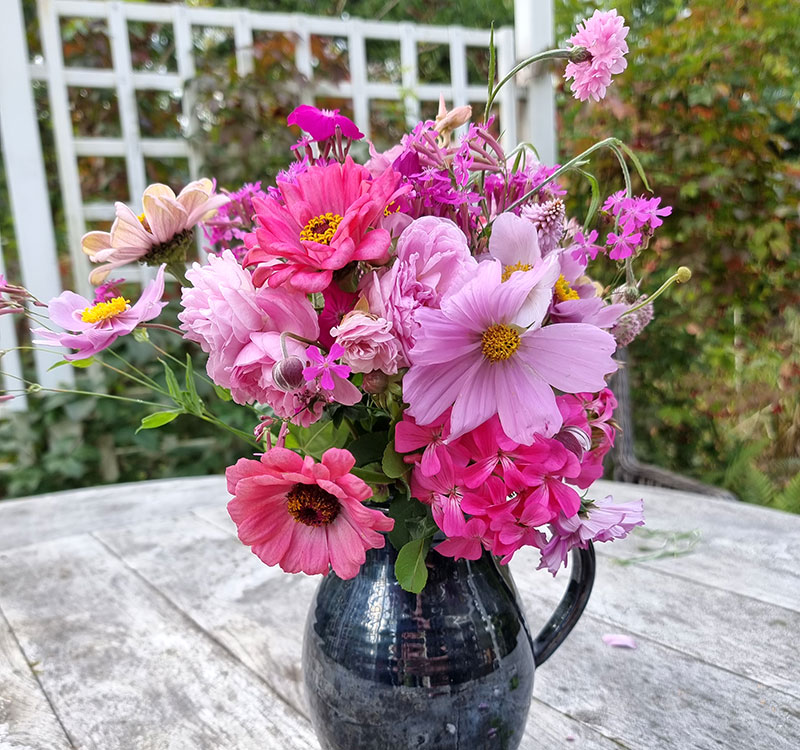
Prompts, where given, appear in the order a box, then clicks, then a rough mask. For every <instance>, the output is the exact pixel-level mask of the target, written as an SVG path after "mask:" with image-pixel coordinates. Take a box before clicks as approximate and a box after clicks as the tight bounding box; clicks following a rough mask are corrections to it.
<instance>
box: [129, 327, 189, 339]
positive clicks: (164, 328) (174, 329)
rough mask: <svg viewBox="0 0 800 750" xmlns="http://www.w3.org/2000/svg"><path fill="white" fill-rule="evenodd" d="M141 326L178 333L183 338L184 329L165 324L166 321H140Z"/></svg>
mask: <svg viewBox="0 0 800 750" xmlns="http://www.w3.org/2000/svg"><path fill="white" fill-rule="evenodd" d="M139 328H155V329H156V330H158V331H169V332H170V333H177V334H178V336H180V337H181V338H183V331H181V330H180V329H179V328H174V327H173V326H168V325H165V324H164V323H139Z"/></svg>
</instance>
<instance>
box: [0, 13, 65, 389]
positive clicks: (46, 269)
mask: <svg viewBox="0 0 800 750" xmlns="http://www.w3.org/2000/svg"><path fill="white" fill-rule="evenodd" d="M4 8H5V13H4V14H3V22H2V23H0V49H2V50H3V60H2V64H0V135H1V136H2V148H3V161H4V163H5V169H6V180H7V183H8V192H9V196H10V200H11V210H12V215H13V217H14V229H15V232H14V233H15V235H16V238H17V248H18V253H19V263H20V268H21V272H22V279H21V281H22V283H23V284H24V285H25V286H26V287H27V288H28V289H30V291H31V292H32V293H33V294H34V295H35V296H36V297H38V298H39V299H41V300H44V301H47V300H50V299H51V298H52V297H55V296H57V295H58V294H60V293H61V291H62V290H61V279H60V278H59V272H58V258H57V255H56V241H55V232H54V230H53V219H52V216H51V213H50V199H49V196H48V192H47V181H46V179H45V172H44V160H43V158H42V144H41V142H40V140H39V126H38V123H37V120H36V110H35V107H34V101H33V91H32V89H31V79H30V75H29V73H28V45H27V43H26V40H25V25H24V23H23V16H22V0H7V2H5V3H4ZM5 317H7V316H5ZM6 335H8V332H7V331H6V329H5V327H4V330H3V339H4V340H3V342H2V345H0V346H2V348H6V342H5V338H6ZM9 343H10V344H11V345H12V346H13V345H14V343H15V342H13V340H12V341H10V342H9ZM59 359H60V357H59V356H57V355H55V354H48V353H47V352H43V351H40V350H37V351H36V352H34V362H35V364H36V378H37V380H38V382H39V383H41V384H42V385H44V386H47V387H52V386H55V385H58V384H59V383H64V382H69V381H71V379H72V372H71V370H70V368H63V367H60V368H58V369H56V370H52V371H48V368H49V367H50V366H51V365H53V364H54V363H55V362H57V361H58V360H59ZM12 403H13V402H12Z"/></svg>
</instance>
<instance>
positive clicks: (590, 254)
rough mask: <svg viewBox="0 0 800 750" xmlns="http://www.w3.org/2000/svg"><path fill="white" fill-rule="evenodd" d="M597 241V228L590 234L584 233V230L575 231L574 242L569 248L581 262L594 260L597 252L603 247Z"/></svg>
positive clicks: (573, 255) (574, 257)
mask: <svg viewBox="0 0 800 750" xmlns="http://www.w3.org/2000/svg"><path fill="white" fill-rule="evenodd" d="M596 242H597V230H596V229H593V230H592V231H591V232H589V234H587V235H584V234H583V232H575V236H574V237H573V238H572V244H571V245H570V246H569V247H568V248H567V250H568V251H569V252H570V253H571V254H572V257H573V259H575V260H577V261H581V262H584V263H585V262H587V258H588V259H589V260H594V259H595V258H596V257H597V254H598V253H599V252H600V251H601V250H602V249H603V248H602V247H601V246H600V245H597V244H595V243H596Z"/></svg>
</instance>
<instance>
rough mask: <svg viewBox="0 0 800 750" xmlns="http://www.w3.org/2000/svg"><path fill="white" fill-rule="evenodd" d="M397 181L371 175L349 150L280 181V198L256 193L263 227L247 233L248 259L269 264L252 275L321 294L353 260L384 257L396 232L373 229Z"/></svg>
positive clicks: (389, 176)
mask: <svg viewBox="0 0 800 750" xmlns="http://www.w3.org/2000/svg"><path fill="white" fill-rule="evenodd" d="M399 179H400V176H399V175H398V174H396V173H395V172H393V171H392V170H390V169H389V170H386V171H385V172H383V173H382V174H381V175H380V176H379V177H377V178H376V179H374V180H373V179H372V178H371V176H370V174H369V172H368V171H367V170H366V169H365V168H364V167H362V166H360V165H358V164H355V163H354V162H353V160H352V159H351V158H350V157H349V156H348V157H347V159H346V160H345V162H344V163H343V164H339V163H333V164H325V165H319V164H318V165H314V166H311V167H309V168H308V169H307V170H306V171H305V172H303V173H302V174H299V175H298V176H297V178H296V180H295V181H294V182H284V181H279V182H278V189H279V190H280V193H281V196H282V202H281V201H278V200H276V199H275V198H272V197H269V198H266V199H264V200H261V199H258V198H255V199H254V200H253V205H254V206H255V208H256V217H257V219H258V226H257V227H256V230H255V232H254V233H253V234H249V235H247V237H246V238H245V244H246V245H247V247H248V253H247V255H246V256H245V260H244V264H245V266H251V265H254V264H257V263H259V264H260V263H263V264H265V265H260V266H259V267H258V268H256V270H255V272H254V274H253V278H254V281H255V283H256V286H261V285H262V284H264V283H265V282H267V283H268V284H269V286H271V287H273V288H274V287H279V286H283V285H284V284H286V285H288V286H289V287H290V288H292V289H295V290H300V291H303V292H321V291H322V290H323V289H325V288H326V287H328V286H329V285H330V283H331V280H332V278H333V272H334V271H336V270H338V269H340V268H344V267H345V266H346V265H348V264H349V263H351V262H352V261H358V260H369V261H374V262H384V261H385V260H386V259H387V257H388V251H389V244H390V242H391V236H390V234H389V232H387V231H386V230H385V229H376V228H374V227H376V225H377V222H378V221H379V219H380V218H381V217H382V216H383V211H384V209H385V208H386V206H388V205H389V204H390V203H391V202H392V201H393V200H394V199H395V198H396V197H397V196H398V195H399V191H398V183H399Z"/></svg>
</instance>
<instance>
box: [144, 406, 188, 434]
mask: <svg viewBox="0 0 800 750" xmlns="http://www.w3.org/2000/svg"><path fill="white" fill-rule="evenodd" d="M180 414H183V412H182V411H157V412H156V413H155V414H148V415H147V416H146V417H144V418H143V419H142V423H141V424H140V425H139V429H138V430H136V432H139V430H154V429H155V428H156V427H161V426H163V425H165V424H169V423H170V422H171V421H172V420H173V419H175V417H177V416H179V415H180Z"/></svg>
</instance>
